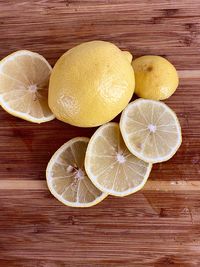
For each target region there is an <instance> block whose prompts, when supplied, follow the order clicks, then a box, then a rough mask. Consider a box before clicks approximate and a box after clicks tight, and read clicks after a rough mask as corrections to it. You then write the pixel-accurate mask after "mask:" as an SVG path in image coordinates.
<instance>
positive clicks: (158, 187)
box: [0, 179, 200, 191]
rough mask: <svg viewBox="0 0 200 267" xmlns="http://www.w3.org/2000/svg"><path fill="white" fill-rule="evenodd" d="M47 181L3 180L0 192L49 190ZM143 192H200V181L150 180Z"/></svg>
mask: <svg viewBox="0 0 200 267" xmlns="http://www.w3.org/2000/svg"><path fill="white" fill-rule="evenodd" d="M47 189H48V188H47V185H46V181H45V180H42V181H37V180H35V181H31V180H17V179H16V180H1V181H0V190H47ZM143 191H200V181H197V180H194V181H152V180H149V181H148V182H147V183H146V185H145V186H144V188H143Z"/></svg>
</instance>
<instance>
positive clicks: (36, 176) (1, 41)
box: [0, 0, 200, 267]
mask: <svg viewBox="0 0 200 267" xmlns="http://www.w3.org/2000/svg"><path fill="white" fill-rule="evenodd" d="M94 39H101V40H107V41H111V42H114V43H115V44H117V45H118V46H119V47H120V48H122V49H125V50H129V51H130V52H131V53H132V54H133V55H134V57H138V56H140V55H146V54H156V55H161V56H164V57H166V58H167V59H169V60H170V61H171V62H172V63H173V64H174V65H175V66H176V68H177V69H178V70H179V73H180V77H181V78H180V86H179V88H178V90H177V92H176V93H175V94H174V95H173V96H172V97H171V98H170V99H169V100H167V101H165V102H166V103H167V104H169V106H170V107H171V108H173V109H174V110H175V112H176V113H177V115H178V117H179V119H180V122H181V126H182V130H183V144H182V146H181V148H180V150H179V151H178V153H177V154H176V155H175V156H174V157H173V158H172V159H171V160H169V161H168V162H166V163H163V164H156V165H154V167H153V171H152V173H151V176H150V178H149V181H148V183H147V184H146V186H145V188H144V189H143V190H142V191H141V192H138V193H136V194H134V195H131V196H128V197H125V198H115V197H108V198H107V199H106V200H105V201H103V202H102V203H101V204H99V205H97V206H95V207H92V208H89V209H76V208H69V207H65V206H63V205H62V204H60V203H59V202H58V201H57V200H56V199H54V198H53V196H52V195H51V194H50V193H49V192H48V190H47V188H46V183H45V168H46V165H47V162H48V161H49V159H50V157H51V155H52V154H53V153H54V152H55V150H57V149H58V148H59V147H60V146H61V145H62V144H63V143H64V142H66V141H67V140H69V139H70V138H72V137H76V136H91V135H92V133H93V132H94V131H95V129H94V128H93V129H92V128H91V129H81V128H76V127H72V126H70V125H67V124H64V123H62V122H60V121H57V120H54V121H52V122H48V123H44V124H41V125H37V124H33V123H29V122H26V121H23V120H21V119H17V118H15V117H12V116H11V115H9V114H7V113H6V112H4V111H3V110H2V109H0V266H1V267H4V266H6V267H13V266H15V267H16V266H25V267H36V266H38V267H55V266H56V267H57V266H62V267H63V266H81V267H88V266H133V267H140V266H148V267H151V266H154V267H165V266H166V267H168V266H173V267H177V266H180V267H186V266H187V267H188V266H191V267H193V266H200V168H199V162H200V161H199V156H200V2H199V0H190V1H189V0H185V1H170V0H168V1H163V0H162V1H156V0H153V1H147V0H145V1H140V0H135V1H131V0H125V1H123V0H116V1H114V0H103V1H100V0H99V1H98V0H96V1H95V0H90V1H75V0H66V1H64V0H63V1H61V0H53V1H52V0H51V1H45V0H40V1H39V0H37V1H28V0H26V1H25V0H24V1H17V0H13V1H11V0H7V1H0V58H3V57H5V56H6V55H8V54H9V53H11V52H13V51H16V50H19V49H28V50H32V51H36V52H39V53H41V54H42V55H44V56H45V57H46V58H47V60H49V62H50V63H51V64H52V65H54V63H55V62H56V60H57V59H58V58H59V57H60V56H61V55H62V53H64V52H65V51H66V50H68V49H69V48H71V47H73V46H74V45H76V44H79V43H81V42H84V41H88V40H94Z"/></svg>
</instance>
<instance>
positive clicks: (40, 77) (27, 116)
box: [0, 50, 55, 123]
mask: <svg viewBox="0 0 200 267" xmlns="http://www.w3.org/2000/svg"><path fill="white" fill-rule="evenodd" d="M51 71H52V68H51V66H50V65H49V63H48V62H47V61H46V59H45V58H44V57H42V56H41V55H39V54H37V53H33V52H30V51H26V50H21V51H17V52H15V53H13V54H11V55H9V56H7V57H6V58H4V59H3V60H2V61H1V62H0V104H1V106H2V108H4V109H5V110H6V111H7V112H8V113H10V114H12V115H14V116H16V117H19V118H22V119H24V120H27V121H31V122H36V123H42V122H45V121H50V120H52V119H54V118H55V117H54V115H53V114H52V112H51V110H50V109H49V107H48V84H49V77H50V74H51Z"/></svg>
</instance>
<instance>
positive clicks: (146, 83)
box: [132, 56, 179, 100]
mask: <svg viewBox="0 0 200 267" xmlns="http://www.w3.org/2000/svg"><path fill="white" fill-rule="evenodd" d="M132 66H133V69H134V73H135V93H136V94H137V95H138V96H139V97H142V98H147V99H154V100H163V99H166V98H168V97H170V96H171V95H172V94H173V93H174V92H175V90H176V88H177V87H178V83H179V79H178V73H177V71H176V69H175V67H174V66H173V65H172V64H171V63H170V62H169V61H168V60H167V59H165V58H163V57H160V56H142V57H139V58H137V59H135V60H134V61H133V62H132Z"/></svg>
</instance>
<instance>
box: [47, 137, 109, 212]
mask: <svg viewBox="0 0 200 267" xmlns="http://www.w3.org/2000/svg"><path fill="white" fill-rule="evenodd" d="M88 142H89V138H86V137H76V138H73V139H71V140H70V141H68V142H67V143H65V144H64V145H63V146H61V147H60V148H59V149H58V150H57V151H56V152H55V154H54V155H53V156H52V158H51V159H50V161H49V163H48V166H47V170H46V179H47V185H48V187H49V190H50V191H51V193H52V194H53V195H54V197H56V198H57V199H58V200H59V201H60V202H62V203H63V204H65V205H68V206H71V207H91V206H94V205H96V204H97V203H99V202H100V201H102V200H103V199H104V198H105V197H106V196H107V194H106V193H102V192H101V191H100V190H99V189H97V188H96V187H95V186H94V185H93V184H92V182H91V181H90V179H89V178H88V176H87V174H86V172H85V168H84V159H85V152H86V148H87V145H88Z"/></svg>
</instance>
